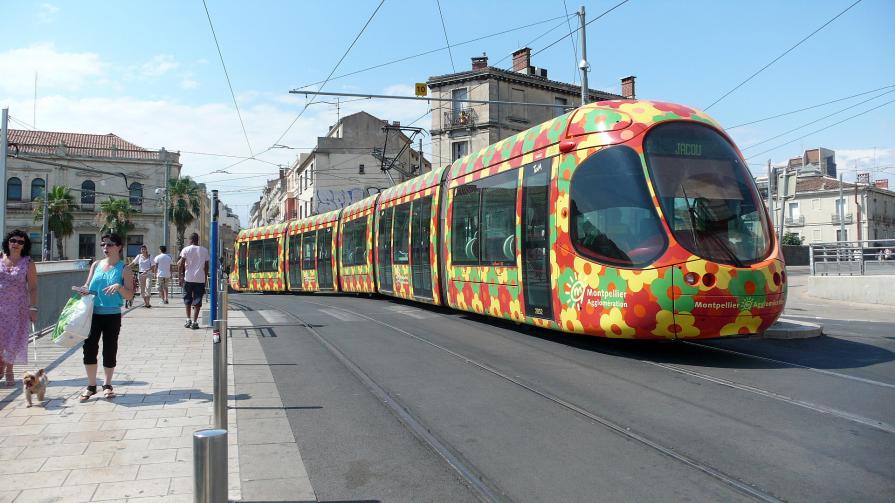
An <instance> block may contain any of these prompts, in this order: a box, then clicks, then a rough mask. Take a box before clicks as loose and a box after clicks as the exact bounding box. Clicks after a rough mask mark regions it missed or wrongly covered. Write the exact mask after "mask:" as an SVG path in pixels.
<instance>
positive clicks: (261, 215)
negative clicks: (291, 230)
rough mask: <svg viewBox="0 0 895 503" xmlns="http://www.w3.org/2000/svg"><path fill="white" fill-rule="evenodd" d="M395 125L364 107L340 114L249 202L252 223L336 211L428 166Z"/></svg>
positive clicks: (256, 223)
mask: <svg viewBox="0 0 895 503" xmlns="http://www.w3.org/2000/svg"><path fill="white" fill-rule="evenodd" d="M399 128H400V124H397V123H389V122H388V121H384V120H382V119H379V118H377V117H374V116H372V115H370V114H368V113H367V112H358V113H355V114H352V115H348V116H345V117H343V118H341V119H340V120H339V122H338V123H337V124H336V125H335V126H333V127H331V128H330V130H329V132H328V133H327V135H326V136H322V137H319V138H317V146H316V147H314V148H313V149H312V150H311V151H310V152H308V153H303V154H301V155H299V157H298V158H297V159H296V160H295V162H294V163H293V164H292V165H291V166H290V167H289V168H288V169H281V170H280V173H279V176H278V177H277V178H274V179H272V180H268V182H267V186H266V187H265V188H264V191H263V193H262V194H261V197H260V199H259V200H258V201H257V203H256V204H254V205H252V208H251V211H250V220H251V222H250V225H251V226H253V227H256V226H262V225H269V224H272V223H277V222H284V221H287V220H292V219H296V218H304V217H308V216H311V215H316V214H319V213H325V212H327V211H332V210H337V209H339V208H343V207H345V206H348V205H350V204H353V203H355V202H357V201H359V200H361V199H363V198H365V197H367V196H369V195H371V194H375V193H377V192H380V191H381V190H383V189H385V188H388V187H391V186H392V185H394V184H396V183H400V182H402V181H404V180H406V179H408V178H412V177H414V176H417V175H419V174H420V173H421V172H427V171H429V170H431V169H432V165H431V163H430V162H429V161H428V160H426V159H425V158H424V157H423V156H422V155H421V154H420V152H419V150H418V149H415V148H413V146H412V145H411V144H410V138H409V137H408V136H407V135H405V134H404V133H403V132H401V130H400V129H399ZM386 168H387V169H386Z"/></svg>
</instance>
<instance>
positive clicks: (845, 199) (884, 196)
mask: <svg viewBox="0 0 895 503" xmlns="http://www.w3.org/2000/svg"><path fill="white" fill-rule="evenodd" d="M840 208H841V210H840ZM783 217H784V220H783V221H784V232H792V233H796V234H798V235H799V236H800V237H801V238H802V241H803V243H805V244H810V243H826V242H832V241H862V240H864V241H873V240H876V239H895V192H893V191H891V190H887V189H883V188H880V187H876V186H875V185H871V184H860V183H848V182H842V197H841V198H840V192H839V180H837V179H835V178H830V177H826V176H819V175H813V176H806V177H800V178H799V179H798V180H797V183H796V193H795V195H794V196H793V197H791V198H789V199H787V200H786V201H785V202H784V204H783ZM840 222H841V224H842V225H840ZM776 225H779V220H778V221H777V223H776ZM843 230H844V231H845V232H844V235H843V232H842V231H843Z"/></svg>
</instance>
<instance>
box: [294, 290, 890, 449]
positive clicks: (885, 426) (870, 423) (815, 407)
mask: <svg viewBox="0 0 895 503" xmlns="http://www.w3.org/2000/svg"><path fill="white" fill-rule="evenodd" d="M307 302H308V303H310V304H315V305H319V306H325V307H327V308H329V309H338V310H342V311H344V312H350V313H352V314H354V315H358V316H362V315H360V314H358V313H357V312H354V311H350V310H346V309H344V308H339V307H337V306H333V305H331V304H323V303H319V302H314V301H310V300H308V301H307ZM438 316H440V317H444V315H442V314H440V313H438ZM368 319H373V318H369V317H368ZM452 319H456V318H452ZM459 321H461V322H463V323H471V322H469V321H467V320H462V319H460V320H459ZM382 323H384V322H382ZM398 330H400V329H398ZM676 342H677V343H679V344H684V345H688V346H694V347H698V348H701V349H705V350H709V351H713V352H720V353H726V354H732V355H736V356H739V357H744V358H751V359H757V360H761V361H769V362H772V363H776V364H780V365H786V366H790V367H794V368H800V369H804V370H808V371H812V372H816V373H819V374H823V375H827V376H831V377H835V378H840V379H845V380H850V381H856V382H860V383H863V384H869V385H873V386H879V387H883V388H889V389H895V385H892V384H889V383H885V382H881V381H876V380H872V379H866V378H862V377H857V376H852V375H849V374H842V373H840V372H833V371H829V370H824V369H818V368H814V367H808V366H805V365H800V364H798V363H792V362H787V361H783V360H777V359H774V358H768V357H764V356H759V355H753V354H749V353H743V352H741V351H734V350H731V349H726V348H718V347H715V346H711V345H708V344H701V343H697V342H692V341H676ZM611 354H615V355H616V356H624V357H630V356H631V355H628V354H624V353H622V352H612V353H611ZM559 357H560V358H563V359H566V358H564V357H562V356H559ZM566 360H567V359H566ZM637 360H638V361H640V362H641V363H644V364H647V365H653V366H656V367H659V368H663V369H665V370H669V371H671V372H674V373H677V374H682V375H688V376H690V377H694V378H698V379H701V380H704V381H708V382H712V383H715V384H718V385H721V386H725V387H728V388H732V389H737V390H740V391H744V392H748V393H753V394H756V395H760V396H763V397H765V398H769V399H773V400H777V401H780V402H784V403H787V404H790V405H793V406H796V407H801V408H805V409H808V410H811V411H814V412H817V413H820V414H824V415H828V416H831V417H836V418H839V419H843V420H846V421H849V422H853V423H856V424H860V425H863V426H867V427H870V428H874V429H877V430H880V431H884V432H886V433H890V434H895V425H892V424H890V423H887V422H885V421H881V420H878V419H873V418H868V417H864V416H861V415H859V414H853V413H851V412H847V411H844V410H840V409H837V408H835V407H828V406H825V405H822V404H817V403H813V402H809V401H806V400H800V399H797V398H793V397H790V396H787V395H784V394H781V393H777V392H775V391H771V390H768V389H764V388H760V387H757V386H750V385H748V384H743V383H738V382H735V381H731V380H729V379H724V378H721V377H717V376H713V375H711V374H707V373H704V372H699V371H695V370H693V369H689V368H685V367H682V366H678V365H672V364H668V363H662V362H657V361H654V360H648V359H643V358H637ZM575 363H576V364H581V363H580V362H575ZM585 367H587V366H585ZM587 368H590V367H587ZM590 369H591V370H598V369H593V368H590Z"/></svg>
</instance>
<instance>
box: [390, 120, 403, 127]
mask: <svg viewBox="0 0 895 503" xmlns="http://www.w3.org/2000/svg"><path fill="white" fill-rule="evenodd" d="M392 126H394V127H401V121H392Z"/></svg>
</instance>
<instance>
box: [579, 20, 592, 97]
mask: <svg viewBox="0 0 895 503" xmlns="http://www.w3.org/2000/svg"><path fill="white" fill-rule="evenodd" d="M578 19H579V20H580V21H581V62H580V63H578V68H579V69H580V70H581V106H584V105H587V102H588V88H587V70H588V68H590V65H588V64H587V37H586V31H585V28H584V26H585V25H584V6H583V5H582V6H581V12H579V13H578Z"/></svg>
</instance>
